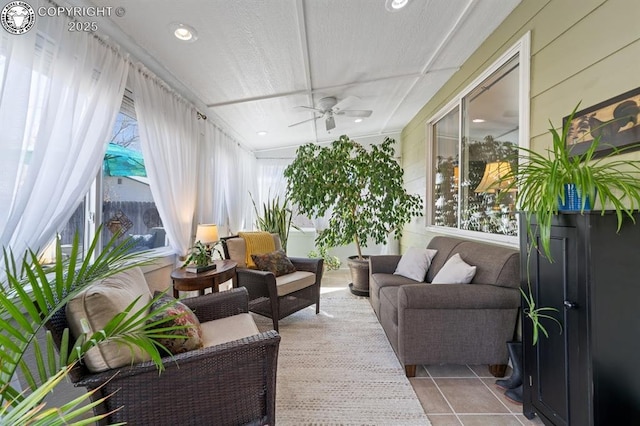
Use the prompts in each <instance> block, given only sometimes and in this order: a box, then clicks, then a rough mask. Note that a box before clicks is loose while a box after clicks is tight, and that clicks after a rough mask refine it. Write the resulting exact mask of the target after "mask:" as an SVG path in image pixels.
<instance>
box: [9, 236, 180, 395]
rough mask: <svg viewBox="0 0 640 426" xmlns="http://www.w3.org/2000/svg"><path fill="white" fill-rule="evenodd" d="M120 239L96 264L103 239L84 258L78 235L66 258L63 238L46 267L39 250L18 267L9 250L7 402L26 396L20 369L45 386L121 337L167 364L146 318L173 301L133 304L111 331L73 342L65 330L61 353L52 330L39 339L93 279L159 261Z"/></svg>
mask: <svg viewBox="0 0 640 426" xmlns="http://www.w3.org/2000/svg"><path fill="white" fill-rule="evenodd" d="M99 234H100V232H99V231H98V233H97V235H99ZM116 240H117V236H114V238H112V239H111V240H110V241H109V242H108V243H107V245H106V246H105V248H104V249H103V251H102V252H101V253H100V254H98V255H97V256H95V261H94V262H91V260H90V259H91V258H92V257H94V255H95V252H96V247H97V241H98V238H96V239H94V241H92V243H91V244H90V246H89V248H88V249H87V250H86V251H85V253H84V259H83V258H82V253H81V250H80V248H79V246H80V244H79V238H78V236H77V235H76V237H75V238H74V241H73V243H72V249H71V254H70V255H69V257H68V258H67V259H63V256H62V251H61V246H60V241H58V242H57V246H56V253H57V257H56V261H55V264H54V265H52V266H45V265H42V264H41V263H40V261H39V257H38V256H37V253H35V252H33V251H31V250H29V251H28V252H27V253H26V255H25V256H24V260H23V262H22V264H21V267H20V268H18V267H17V265H15V262H14V261H13V259H14V257H13V254H12V253H11V252H10V250H5V251H4V252H5V254H6V255H5V266H6V267H7V282H6V285H4V286H2V287H3V290H2V291H0V326H2V330H1V332H0V359H1V360H2V362H1V363H0V366H1V368H0V387H1V388H2V389H1V390H0V398H1V399H2V401H4V403H10V404H12V405H17V404H20V403H21V402H22V401H23V400H24V399H25V395H24V394H22V393H19V392H18V391H17V390H16V389H14V388H13V387H12V386H11V385H10V384H9V383H10V381H11V379H12V378H13V377H14V376H15V374H16V373H17V370H18V369H20V370H21V372H22V373H23V377H24V378H25V380H26V382H27V384H28V385H29V388H31V389H39V388H40V386H42V385H43V384H44V383H47V382H48V380H49V379H51V377H53V376H54V375H56V374H58V372H59V371H60V370H61V369H63V368H65V367H66V366H67V365H69V364H70V363H73V362H75V361H77V360H78V359H81V358H82V356H83V355H84V354H85V353H86V352H87V351H88V350H89V349H91V348H92V347H94V346H95V345H97V344H99V343H101V342H103V341H105V340H115V341H119V342H122V343H123V344H125V345H127V346H129V347H130V348H133V347H134V346H137V347H139V348H141V349H142V350H145V351H147V352H149V353H150V355H151V359H152V360H153V361H154V362H155V363H156V365H158V367H159V368H162V362H161V356H160V353H159V348H162V347H161V346H159V345H156V344H154V342H153V341H152V339H151V338H150V337H149V336H150V335H153V334H154V333H156V334H157V331H153V330H152V329H151V328H150V327H149V326H147V325H146V322H147V321H151V319H152V314H158V311H159V310H164V309H167V308H168V307H169V305H167V306H163V307H160V308H159V309H157V310H155V311H153V312H151V311H150V309H149V308H150V304H151V303H153V301H151V302H150V303H149V304H146V305H145V306H144V307H142V308H141V309H138V310H134V309H133V304H132V305H131V306H129V308H128V309H127V311H126V312H125V313H123V314H122V315H119V316H116V318H114V319H112V321H111V322H110V323H109V324H108V325H107V326H106V327H105V330H99V331H98V332H96V333H94V334H93V335H91V336H80V337H79V338H78V339H76V340H75V341H71V338H70V333H69V332H68V330H65V332H64V333H63V337H62V343H61V349H62V350H61V351H60V354H58V353H57V351H56V350H55V344H54V342H53V339H52V337H51V335H50V333H48V332H47V333H46V339H45V344H44V347H41V345H40V344H39V343H38V341H37V339H36V335H37V334H38V332H39V331H40V330H41V329H42V328H43V327H44V324H45V323H46V322H47V321H48V320H49V319H51V317H52V315H53V314H54V313H55V312H57V311H58V310H60V309H63V308H64V306H65V305H66V303H67V302H68V301H69V300H70V299H71V298H73V297H74V296H75V295H77V294H78V293H79V292H80V291H82V290H84V289H85V288H86V287H87V286H88V285H90V284H91V283H93V282H96V281H99V280H102V279H105V278H108V277H110V276H113V275H115V274H118V273H120V272H122V271H126V270H128V269H131V268H134V267H137V266H142V265H147V264H150V263H152V262H153V261H154V259H153V258H150V257H149V256H148V254H147V253H145V252H138V253H131V252H130V248H131V241H130V240H129V239H126V240H125V241H123V242H121V243H117V241H116ZM7 259H8V260H7ZM154 300H155V299H154ZM28 348H30V349H32V350H33V353H34V358H35V360H36V366H35V368H34V369H31V368H30V367H29V366H28V365H27V364H26V363H25V362H24V360H23V357H24V354H25V352H26V351H27V349H28ZM69 348H71V350H69ZM67 354H69V356H67ZM29 396H30V395H29Z"/></svg>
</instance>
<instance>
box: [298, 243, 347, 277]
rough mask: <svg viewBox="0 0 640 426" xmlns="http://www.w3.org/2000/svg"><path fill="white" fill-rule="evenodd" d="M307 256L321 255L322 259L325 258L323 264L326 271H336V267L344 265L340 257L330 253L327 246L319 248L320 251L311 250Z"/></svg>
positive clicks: (317, 256) (316, 256)
mask: <svg viewBox="0 0 640 426" xmlns="http://www.w3.org/2000/svg"><path fill="white" fill-rule="evenodd" d="M307 256H309V257H310V258H319V257H321V258H322V259H324V263H323V265H324V270H325V271H335V270H336V269H340V265H342V262H341V261H340V258H339V257H338V256H333V255H331V254H329V252H328V250H327V248H326V247H323V248H321V249H318V251H316V250H311V251H310V252H309V254H308V255H307Z"/></svg>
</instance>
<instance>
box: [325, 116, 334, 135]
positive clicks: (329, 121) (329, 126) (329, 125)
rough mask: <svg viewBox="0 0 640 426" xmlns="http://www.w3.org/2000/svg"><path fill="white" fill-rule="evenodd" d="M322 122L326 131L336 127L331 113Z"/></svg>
mask: <svg viewBox="0 0 640 426" xmlns="http://www.w3.org/2000/svg"><path fill="white" fill-rule="evenodd" d="M324 124H325V126H326V128H327V132H328V131H329V130H332V129H335V128H336V120H335V119H334V118H333V116H332V115H330V116H329V117H327V119H326V120H325V121H324Z"/></svg>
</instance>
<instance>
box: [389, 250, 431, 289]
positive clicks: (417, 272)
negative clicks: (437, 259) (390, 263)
mask: <svg viewBox="0 0 640 426" xmlns="http://www.w3.org/2000/svg"><path fill="white" fill-rule="evenodd" d="M436 253H438V251H437V250H431V249H427V248H422V247H410V248H409V249H408V250H407V251H406V253H404V254H403V255H402V257H401V258H400V262H398V266H397V267H396V270H395V272H394V274H395V275H402V276H403V277H407V278H411V279H412V280H415V281H418V282H422V281H424V277H425V275H426V274H427V270H428V269H429V266H430V265H431V259H433V257H434V256H435V255H436Z"/></svg>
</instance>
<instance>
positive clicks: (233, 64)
mask: <svg viewBox="0 0 640 426" xmlns="http://www.w3.org/2000/svg"><path fill="white" fill-rule="evenodd" d="M519 2H520V0H410V2H409V4H408V6H406V7H405V8H404V9H402V10H400V11H397V12H388V11H387V10H386V9H385V0H234V1H231V0H226V1H222V0H208V1H207V0H181V1H176V0H118V1H117V4H116V3H115V2H114V1H113V0H92V1H91V0H68V1H67V3H70V4H73V5H85V6H86V5H97V6H112V7H116V6H121V7H124V8H125V10H126V13H125V15H124V16H123V17H116V16H111V17H110V18H105V19H106V20H101V21H100V22H98V25H99V32H101V33H102V34H103V35H105V36H108V37H109V38H111V39H112V40H113V41H115V42H116V43H118V44H120V45H122V47H123V48H124V49H125V50H128V51H130V52H131V54H132V55H133V56H134V57H136V58H137V59H139V60H141V61H142V62H144V63H145V65H146V66H147V67H148V68H150V69H151V70H152V71H153V72H155V73H156V74H158V75H159V76H160V77H161V78H163V79H165V80H167V81H168V83H169V84H172V83H173V85H174V86H178V87H175V88H176V89H177V90H178V91H180V92H182V93H183V94H184V95H185V96H186V97H187V98H189V99H190V100H192V101H194V102H195V103H196V104H197V105H198V106H200V107H201V108H203V109H205V110H204V111H202V112H203V113H204V114H206V115H208V116H210V117H211V118H212V119H213V120H216V121H218V122H220V123H222V124H223V125H224V126H226V127H228V128H230V129H229V130H230V131H231V132H232V133H234V134H235V135H236V136H237V137H238V138H239V139H240V140H241V142H242V143H243V144H244V145H245V146H247V147H248V148H249V149H251V150H253V151H261V150H269V149H274V148H280V147H288V146H294V145H298V144H301V143H305V142H310V141H317V142H323V141H328V140H333V139H335V138H336V137H337V136H338V135H341V134H348V135H349V136H351V137H352V138H358V137H364V136H369V135H380V134H387V133H397V132H398V131H400V130H401V129H402V128H403V127H404V126H405V125H406V124H407V123H408V122H409V121H410V120H411V118H413V117H414V116H415V114H416V113H417V112H418V111H419V110H420V108H421V107H422V106H424V105H425V104H426V103H427V102H428V101H429V99H430V98H431V97H432V96H433V95H434V94H435V93H436V92H437V91H438V90H439V89H440V87H441V86H442V85H443V84H444V83H445V82H446V81H447V80H448V79H449V78H450V77H451V76H452V75H453V74H454V73H455V72H456V71H457V70H458V68H459V67H460V66H461V65H462V64H463V63H464V61H465V60H466V59H467V58H468V57H469V55H470V54H471V53H472V52H473V51H474V50H476V49H477V48H478V47H479V46H480V44H481V43H482V42H483V41H484V40H485V39H486V37H487V36H489V35H490V34H491V32H492V31H493V30H494V29H495V28H496V27H497V26H498V25H499V24H500V23H501V22H502V20H503V19H504V18H505V17H506V16H507V15H508V14H509V13H510V12H511V11H512V10H513V8H514V7H515V6H516V5H517V4H518V3H519ZM173 22H179V23H183V24H187V25H189V26H191V27H193V28H195V29H196V31H197V32H198V40H197V41H195V42H192V43H185V42H181V41H179V40H178V39H176V38H175V37H174V36H173V35H172V31H171V30H170V24H171V23H173ZM326 96H334V97H336V98H337V99H338V101H340V100H341V99H344V98H346V97H349V96H354V97H357V99H356V100H355V102H354V103H352V104H351V105H350V106H349V108H351V109H367V110H372V111H373V113H372V114H371V116H370V117H368V118H365V119H364V120H363V121H362V122H361V123H355V122H354V119H353V118H350V117H344V116H336V117H335V121H336V128H335V129H334V130H333V131H331V133H328V132H327V131H326V129H325V124H324V121H323V119H319V120H316V121H313V120H312V121H310V122H308V123H305V124H301V125H298V126H294V127H289V125H290V124H293V123H296V122H299V121H303V120H306V119H311V118H313V117H314V115H313V111H312V110H308V109H307V110H305V109H303V108H296V106H300V105H308V106H312V105H316V106H317V103H318V100H319V99H320V98H323V97H326ZM261 130H264V131H267V132H268V134H267V135H266V136H258V135H257V132H258V131H261Z"/></svg>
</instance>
